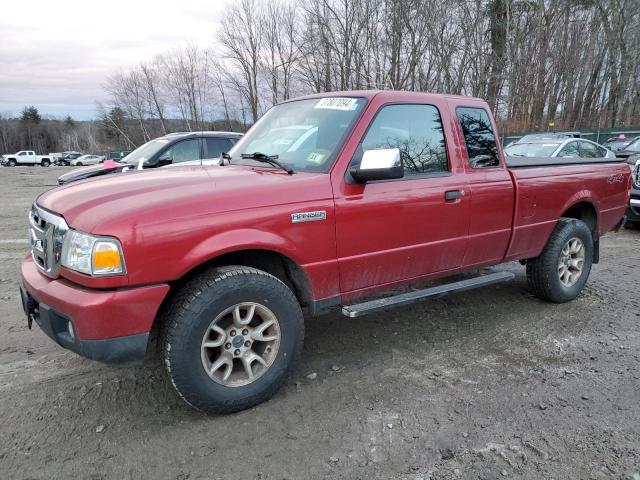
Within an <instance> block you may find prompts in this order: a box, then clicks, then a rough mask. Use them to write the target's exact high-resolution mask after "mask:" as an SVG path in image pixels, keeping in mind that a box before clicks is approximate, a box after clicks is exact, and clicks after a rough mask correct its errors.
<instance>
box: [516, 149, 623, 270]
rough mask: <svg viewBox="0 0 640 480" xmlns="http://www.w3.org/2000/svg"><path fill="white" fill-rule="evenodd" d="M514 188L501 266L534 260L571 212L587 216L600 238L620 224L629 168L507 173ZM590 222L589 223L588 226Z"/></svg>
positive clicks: (611, 165) (541, 168) (528, 169)
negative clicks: (511, 221)
mask: <svg viewBox="0 0 640 480" xmlns="http://www.w3.org/2000/svg"><path fill="white" fill-rule="evenodd" d="M509 173H510V174H511V177H512V178H513V183H514V185H515V188H516V204H515V215H514V225H513V235H512V238H511V241H510V245H509V249H508V251H507V255H506V257H505V261H509V260H519V259H526V258H532V257H536V256H538V255H539V254H540V253H541V252H542V249H543V248H544V245H545V244H546V242H547V239H548V238H549V235H551V232H552V231H553V229H554V227H555V225H556V223H557V222H558V218H560V217H562V216H566V215H567V213H569V216H572V215H571V210H572V209H573V211H576V209H584V210H583V211H587V212H591V213H590V214H589V216H590V217H592V222H591V223H592V225H589V226H590V227H591V228H592V230H594V232H597V234H598V235H602V234H604V233H606V232H608V231H609V230H611V229H612V228H613V227H614V226H615V225H616V224H617V223H618V221H619V220H620V218H621V217H622V215H623V214H624V211H625V209H626V206H627V203H628V198H629V167H628V166H627V165H625V164H624V163H617V162H612V163H589V164H580V165H561V166H552V167H551V166H535V167H534V166H532V167H521V168H509ZM587 223H590V222H587Z"/></svg>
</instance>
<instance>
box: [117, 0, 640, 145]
mask: <svg viewBox="0 0 640 480" xmlns="http://www.w3.org/2000/svg"><path fill="white" fill-rule="evenodd" d="M638 45H640V2H638V1H637V0H448V1H446V2H443V1H441V0H317V1H314V2H304V1H302V0H289V1H286V0H240V1H239V2H235V3H229V4H227V6H226V7H225V10H224V11H223V12H222V19H221V22H220V27H219V28H218V30H217V35H216V38H215V42H214V44H213V45H211V46H210V47H208V48H202V47H197V46H195V45H189V46H187V47H185V48H182V49H178V50H174V51H171V52H166V53H163V54H160V55H159V56H158V57H157V58H156V59H155V60H154V61H152V62H151V63H147V64H140V65H139V66H138V67H137V68H134V69H132V70H129V71H126V72H122V73H119V74H118V75H114V76H113V77H112V78H110V80H109V82H108V85H107V90H108V92H109V93H110V94H111V96H112V99H113V102H114V104H115V105H118V106H120V107H121V108H122V109H123V110H124V111H125V112H126V113H127V115H128V116H129V117H130V118H132V119H136V120H137V121H138V123H139V125H138V129H139V134H141V135H142V136H143V137H145V138H148V137H150V136H152V135H155V134H156V133H158V132H157V131H154V132H150V131H148V129H147V127H146V126H145V121H147V120H150V119H153V120H157V121H158V122H159V124H160V127H161V128H160V131H161V132H164V131H166V128H165V125H164V118H166V116H167V115H168V112H171V115H173V116H174V117H175V116H177V117H179V118H180V119H181V121H182V123H183V127H184V128H185V129H198V128H202V127H203V126H205V125H206V124H207V122H208V121H209V120H210V119H212V118H216V119H222V123H223V124H226V125H227V128H229V129H232V128H233V126H232V121H233V120H235V121H237V122H238V123H239V124H241V125H242V126H243V127H246V126H247V125H249V124H251V123H252V122H254V121H255V120H256V119H257V118H258V117H259V116H260V115H261V114H262V113H263V112H264V111H265V110H266V109H267V108H269V107H270V106H271V105H273V104H276V103H278V102H281V101H283V100H287V99H289V98H291V97H294V96H297V95H301V94H307V93H316V92H325V91H333V90H358V89H396V90H419V91H430V92H440V93H452V94H461V95H471V96H476V97H482V98H485V99H487V100H488V102H489V104H490V105H491V107H492V108H493V109H494V111H495V112H496V114H497V117H498V119H499V121H500V124H501V126H502V127H503V129H505V130H506V131H507V132H513V131H523V130H545V129H547V128H548V127H549V124H553V125H555V128H558V129H578V128H586V127H591V128H597V127H616V126H628V125H637V124H640V49H638V48H637V46H638Z"/></svg>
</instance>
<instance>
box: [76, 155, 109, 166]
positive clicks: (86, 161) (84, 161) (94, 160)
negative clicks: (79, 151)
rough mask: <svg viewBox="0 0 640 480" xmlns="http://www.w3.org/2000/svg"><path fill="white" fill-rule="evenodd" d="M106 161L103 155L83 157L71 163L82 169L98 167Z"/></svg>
mask: <svg viewBox="0 0 640 480" xmlns="http://www.w3.org/2000/svg"><path fill="white" fill-rule="evenodd" d="M103 160H104V157H103V156H102V155H82V156H80V157H78V158H75V159H73V160H70V161H69V163H70V164H71V165H73V166H78V167H81V166H82V165H96V164H98V163H100V162H102V161H103Z"/></svg>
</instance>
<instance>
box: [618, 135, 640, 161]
mask: <svg viewBox="0 0 640 480" xmlns="http://www.w3.org/2000/svg"><path fill="white" fill-rule="evenodd" d="M639 153H640V137H636V138H634V139H633V140H631V141H630V142H629V144H628V145H627V146H626V147H624V148H623V149H622V150H618V151H617V152H616V157H620V158H629V157H632V156H634V155H638V154H639Z"/></svg>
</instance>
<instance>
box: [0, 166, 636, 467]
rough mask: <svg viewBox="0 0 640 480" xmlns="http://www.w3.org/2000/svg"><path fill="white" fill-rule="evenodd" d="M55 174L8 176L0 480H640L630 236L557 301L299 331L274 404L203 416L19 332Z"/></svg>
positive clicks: (458, 303) (477, 302) (488, 293)
mask: <svg viewBox="0 0 640 480" xmlns="http://www.w3.org/2000/svg"><path fill="white" fill-rule="evenodd" d="M62 171H64V169H63V168H53V167H52V168H49V169H44V168H28V167H17V168H2V169H0V188H1V190H0V191H2V207H3V208H2V228H1V229H0V252H1V253H0V260H1V262H0V309H1V310H0V319H1V320H0V321H1V324H0V329H1V335H0V472H2V473H0V477H1V478H7V479H14V478H42V479H49V478H83V479H84V478H90V479H102V478H118V479H120V478H154V479H164V478H167V479H205V478H209V479H218V478H220V479H223V478H224V479H227V478H231V479H235V478H237V479H306V478H313V479H315V478H331V479H337V478H345V479H367V480H370V479H374V478H381V479H382V478H384V479H411V480H417V479H425V480H426V479H428V478H432V479H449V478H451V479H457V478H473V479H495V478H527V479H551V478H553V479H569V478H570V479H578V478H580V479H601V478H602V479H629V480H640V407H639V405H638V403H639V401H640V354H639V353H638V352H639V348H640V335H639V333H638V317H639V315H640V313H638V312H639V308H638V307H639V300H638V299H637V297H636V296H635V292H636V288H637V281H638V279H640V255H638V253H637V252H638V248H639V246H640V245H639V243H638V242H640V232H636V231H632V230H627V231H622V232H620V233H618V234H613V233H612V234H609V235H607V236H606V237H605V238H603V241H602V255H601V263H600V264H599V265H596V266H595V267H594V269H593V271H592V274H591V279H590V280H589V282H588V284H587V287H586V289H585V291H584V292H583V294H582V295H581V296H580V297H579V298H578V299H577V300H575V301H574V302H571V303H568V304H564V305H552V304H549V303H544V302H542V301H540V300H537V299H536V298H534V297H532V296H531V295H530V294H529V293H528V292H527V290H526V282H525V278H524V275H523V273H524V272H523V268H522V267H520V266H519V265H517V264H509V265H507V266H506V268H508V269H512V270H513V271H515V272H517V277H516V280H515V281H513V282H511V283H509V284H504V285H499V286H492V287H487V288H484V289H482V290H476V291H472V292H466V293H463V294H458V295H453V296H450V297H447V298H443V299H440V300H435V301H429V302H425V303H421V304H417V305H414V306H410V307H406V308H401V309H397V310H393V311H390V312H387V313H381V314H376V315H372V316H370V317H364V318H361V319H347V318H345V317H342V316H341V315H339V314H338V313H336V314H332V315H327V316H325V317H322V318H318V319H311V320H309V321H308V322H307V333H306V344H305V351H304V356H303V360H302V363H301V365H300V366H299V368H298V369H297V370H296V371H295V373H294V374H293V375H292V376H291V378H290V379H289V381H288V382H287V384H286V385H285V387H284V388H283V389H282V390H281V391H280V392H279V393H278V394H277V395H276V396H275V397H274V398H273V399H272V400H270V401H269V402H267V403H265V404H262V405H260V406H258V407H257V408H254V409H252V410H249V411H245V412H242V413H239V414H235V415H230V416H224V417H207V416H205V415H203V414H200V413H198V412H196V411H193V410H191V409H190V408H188V407H187V406H185V405H183V404H182V403H181V401H180V400H179V399H178V398H177V396H176V394H175V393H174V392H173V391H172V389H171V387H170V386H169V385H168V383H167V381H166V380H165V377H164V375H163V372H162V371H159V370H157V369H155V370H154V369H152V368H141V369H116V368H110V367H107V366H103V365H101V364H98V363H93V362H91V361H89V360H84V359H82V358H80V357H78V356H76V355H75V354H73V353H70V352H67V351H65V350H63V349H62V348H60V347H58V346H57V345H56V344H54V343H53V342H52V341H50V340H49V339H48V338H47V337H46V336H45V335H44V334H43V333H42V332H41V331H39V330H38V329H37V328H36V329H34V330H31V331H29V330H27V327H26V321H25V318H24V316H23V314H22V311H21V307H20V299H19V294H18V284H19V270H18V264H19V261H20V258H21V257H22V255H23V254H24V252H25V251H26V249H27V243H26V240H25V238H26V233H25V232H26V225H27V221H26V214H27V210H28V208H29V206H30V204H31V203H32V201H33V199H34V198H35V197H36V195H37V194H38V193H40V192H42V191H44V190H46V189H48V188H51V187H52V186H54V185H55V179H56V177H57V176H58V175H59V174H60V173H62Z"/></svg>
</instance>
